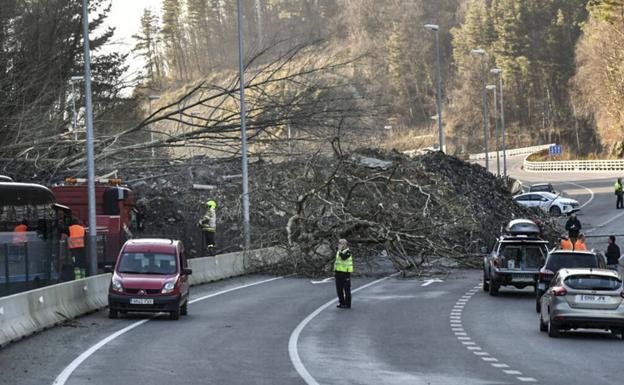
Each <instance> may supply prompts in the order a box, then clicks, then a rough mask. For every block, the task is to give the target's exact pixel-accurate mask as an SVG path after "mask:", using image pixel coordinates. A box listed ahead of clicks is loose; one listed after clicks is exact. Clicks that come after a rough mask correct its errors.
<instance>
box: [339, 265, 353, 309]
mask: <svg viewBox="0 0 624 385" xmlns="http://www.w3.org/2000/svg"><path fill="white" fill-rule="evenodd" d="M336 293H337V294H338V301H339V302H340V304H341V305H344V306H347V307H351V273H345V272H343V271H337V272H336Z"/></svg>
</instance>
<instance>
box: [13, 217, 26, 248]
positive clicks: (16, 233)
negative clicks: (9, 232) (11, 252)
mask: <svg viewBox="0 0 624 385" xmlns="http://www.w3.org/2000/svg"><path fill="white" fill-rule="evenodd" d="M27 231H28V222H27V221H26V219H23V220H22V221H21V222H20V224H19V225H17V226H15V228H14V229H13V243H14V244H23V243H26V232H27Z"/></svg>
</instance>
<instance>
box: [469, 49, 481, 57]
mask: <svg viewBox="0 0 624 385" xmlns="http://www.w3.org/2000/svg"><path fill="white" fill-rule="evenodd" d="M470 54H471V55H473V56H483V55H485V50H484V49H483V48H476V49H473V50H472V51H470Z"/></svg>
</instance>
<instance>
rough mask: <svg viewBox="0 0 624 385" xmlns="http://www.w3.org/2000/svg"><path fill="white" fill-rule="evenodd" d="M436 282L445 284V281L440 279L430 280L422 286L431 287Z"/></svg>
mask: <svg viewBox="0 0 624 385" xmlns="http://www.w3.org/2000/svg"><path fill="white" fill-rule="evenodd" d="M434 282H444V281H443V280H441V279H438V278H433V279H428V280H426V281H425V282H424V283H423V284H422V285H420V286H429V285H431V284H432V283H434Z"/></svg>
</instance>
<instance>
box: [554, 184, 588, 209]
mask: <svg viewBox="0 0 624 385" xmlns="http://www.w3.org/2000/svg"><path fill="white" fill-rule="evenodd" d="M556 184H571V185H572V186H576V187H580V188H582V189H585V190H587V191H589V199H588V200H587V202H585V203H583V204H582V205H580V206H579V209H582V208H583V207H585V206H587V205H588V204H590V203H591V201H593V200H594V192H593V191H592V189H590V188H589V187H585V186H583V185H580V184H578V183H574V182H556Z"/></svg>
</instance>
